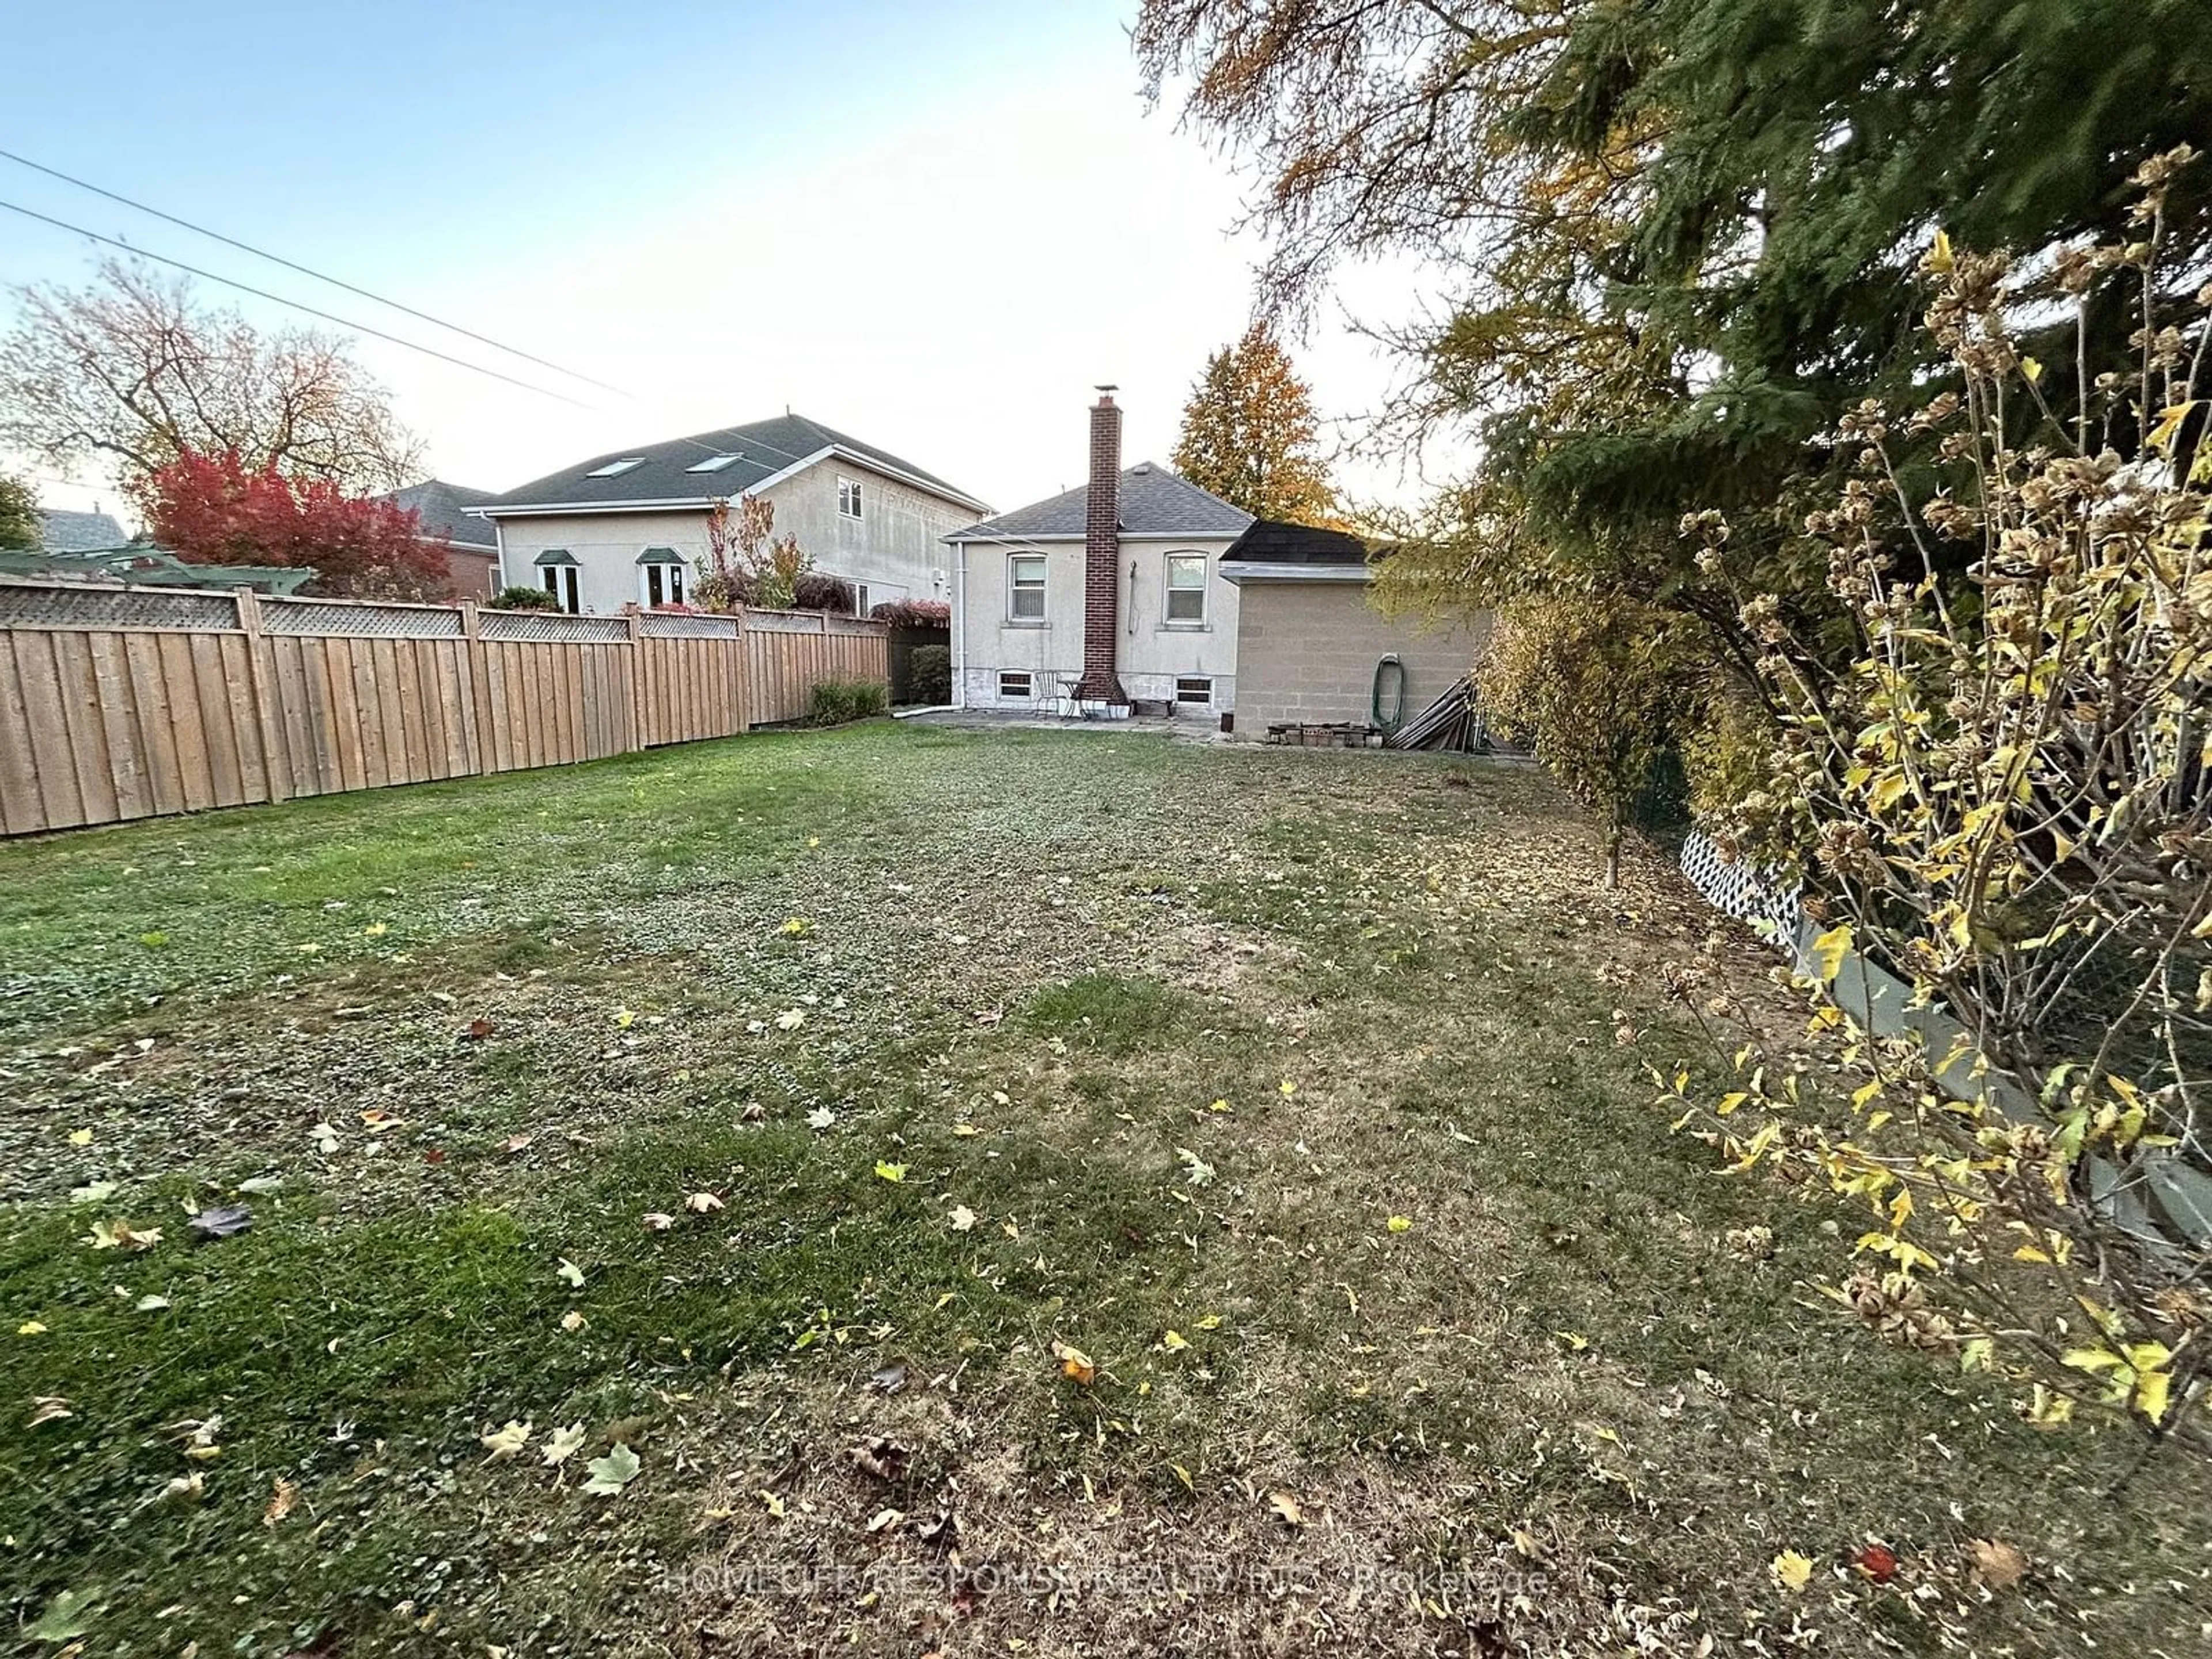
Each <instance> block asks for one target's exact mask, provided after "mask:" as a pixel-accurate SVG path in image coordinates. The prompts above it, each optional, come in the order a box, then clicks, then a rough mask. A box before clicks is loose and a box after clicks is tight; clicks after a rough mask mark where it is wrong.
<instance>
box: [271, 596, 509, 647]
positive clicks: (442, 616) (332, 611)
mask: <svg viewBox="0 0 2212 1659" xmlns="http://www.w3.org/2000/svg"><path fill="white" fill-rule="evenodd" d="M261 627H262V631H263V632H264V633H269V634H316V635H342V636H345V637H349V638H354V639H381V640H457V639H459V638H460V637H461V635H462V634H463V632H464V631H465V630H464V629H462V627H461V613H460V612H459V611H455V610H453V609H451V608H450V607H447V606H445V605H363V604H361V603H359V602H357V601H356V602H349V601H347V600H343V599H264V600H263V601H262V605H261Z"/></svg>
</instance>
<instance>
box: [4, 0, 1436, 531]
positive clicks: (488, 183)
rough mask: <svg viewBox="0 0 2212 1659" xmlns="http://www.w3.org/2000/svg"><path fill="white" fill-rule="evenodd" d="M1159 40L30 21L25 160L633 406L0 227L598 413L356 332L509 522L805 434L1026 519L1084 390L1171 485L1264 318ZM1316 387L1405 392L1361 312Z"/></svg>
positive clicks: (1312, 366) (593, 16)
mask: <svg viewBox="0 0 2212 1659" xmlns="http://www.w3.org/2000/svg"><path fill="white" fill-rule="evenodd" d="M1131 15H1133V0H1045V3H1039V0H1027V3H1024V0H932V3H927V4H921V5H914V4H908V5H895V4H889V3H883V0H874V3H868V0H827V3H817V4H812V5H808V6H804V7H798V6H768V5H758V4H742V5H736V6H720V7H717V6H714V5H711V4H709V5H700V4H696V3H695V4H687V5H677V4H671V3H665V0H630V3H627V4H620V5H617V4H596V5H594V4H584V3H574V0H554V3H542V0H541V3H520V0H506V3H472V0H447V3H433V0H385V3H381V4H377V5H366V4H360V3H354V0H314V3H311V4H307V5H301V4H299V3H297V0H289V3H283V4H276V3H269V0H216V3H208V4H201V5H179V4H177V3H175V0H159V3H147V0H125V3H101V4H97V5H78V6H41V7H37V8H20V9H16V10H15V15H11V17H10V19H9V25H8V31H7V32H8V37H9V58H10V59H11V60H12V61H11V72H10V74H9V76H8V77H7V78H8V83H9V84H8V94H7V96H6V98H5V99H4V100H0V147H4V148H6V149H12V150H15V151H17V152H19V153H21V154H22V155H27V156H30V157H32V158H33V159H35V160H38V161H43V162H45V163H46V164H47V165H49V166H52V167H58V168H61V169H62V170H63V171H64V172H68V173H74V174H76V175H77V176H78V177H80V178H83V179H89V180H91V181H92V182H94V183H96V184H100V185H105V186H106V187H107V188H109V189H112V190H115V191H120V192H121V193H123V194H125V195H127V196H131V197H137V198H138V199H140V200H143V201H145V202H148V203H150V204H154V205H155V206H158V207H161V208H162V209H164V210H167V211H170V212H173V213H176V214H178V215H179V216H183V217H185V218H187V219H191V220H195V221H197V222H200V223H203V224H205V225H208V226H210V228H214V229H216V230H220V231H222V232H224V233H226V234H230V235H234V236H236V237H238V238H240V240H245V241H247V242H252V243H254V244H256V245H258V246H264V247H266V248H269V249H270V250H272V251H274V252H278V253H281V254H283V255H285V256H286V257H288V258H294V259H296V260H298V261H300V262H301V264H307V265H312V266H314V267H316V268H317V269H319V270H328V271H330V272H331V273H333V274H335V275H337V276H343V277H344V278H345V279H347V280H348V281H350V282H354V283H359V284H360V285H361V286H362V287H364V288H367V289H373V290H375V291H377V292H379V293H381V294H386V295H391V296H392V297H393V298H396V299H399V300H402V301H405V302H407V303H409V304H411V305H414V306H416V307H420V308H421V309H422V310H424V311H427V312H430V313H435V314H436V315H438V316H441V317H444V318H448V319H452V320H453V321H456V322H459V323H462V324H464V325H468V326H470V327H472V328H475V329H477V330H478V331H481V332H483V333H484V334H488V335H490V336H492V337H495V338H498V339H500V340H502V341H505V342H507V343H512V344H514V345H518V346H520V347H522V348H524V349H526V350H529V351H532V352H533V353H535V354H537V355H538V356H543V357H546V358H550V359H552V360H554V361H555V362H560V363H562V364H564V365H567V366H568V367H571V368H577V369H580V370H582V371H583V372H584V373H586V374H590V375H592V376H593V377H594V378H596V379H599V380H605V381H609V382H611V383H612V384H614V385H616V386H621V387H623V389H624V390H625V391H627V392H629V393H631V394H632V395H631V396H629V397H620V396H617V395H614V394H611V393H608V392H600V391H598V390H596V389H593V388H592V387H589V386H580V385H578V384H577V383H575V382H573V381H568V380H562V379H560V378H558V377H556V376H554V375H552V374H550V372H549V371H546V370H544V369H540V368H535V367H533V366H531V365H528V364H524V363H519V362H516V361H514V360H513V359H511V358H507V357H503V356H499V355H498V354H495V353H493V352H491V351H490V350H489V349H487V348H484V347H483V346H480V345H477V344H475V343H472V342H469V341H466V340H460V339H457V338H456V337H453V336H452V335H448V334H445V333H443V332H442V331H437V330H435V329H432V328H431V327H429V326H428V325H425V324H422V323H419V322H416V321H414V320H413V319H408V318H405V317H404V316H398V315H396V314H395V313H390V312H387V311H384V310H382V309H381V308H380V307H374V306H373V305H372V304H370V302H368V301H364V300H362V299H358V298H356V297H355V296H352V295H346V294H343V293H341V292H337V291H336V290H333V289H328V288H325V287H323V286H322V285H320V284H318V283H313V282H312V281H310V280H309V279H307V278H306V277H303V276H297V275H295V274H294V273H292V272H289V271H285V270H281V269H278V268H276V267H273V266H270V265H268V264H264V263H263V262H261V261H258V260H256V259H253V258H250V257H249V256H247V255H245V254H242V253H239V252H235V251H234V250H231V249H228V248H224V247H222V246H219V245H216V244H213V243H210V242H208V241H206V240H203V239H201V238H199V237H197V236H194V235H192V234H190V233H188V232H186V231H184V230H181V229H179V228H176V227H174V226H172V225H167V224H163V223H161V222H159V221H156V220H151V219H148V218H146V217H144V216H142V215H138V214H135V213H132V212H131V211H130V210H127V209H125V208H123V207H120V206H118V205H117V204H114V203H112V202H106V201H103V200H101V199H100V198H99V197H91V196H87V195H86V194H84V193H83V192H82V191H76V190H72V189H70V187H69V186H67V185H62V184H59V183H58V182H56V181H54V180H52V179H45V178H42V177H40V175H38V174H36V173H30V172H27V171H26V170H24V169H22V168H21V167H16V166H15V165H13V164H11V163H9V162H5V161H0V200H5V201H10V202H15V203H18V204H21V205H23V206H26V207H30V208H34V209H37V210H40V211H42V212H46V213H50V214H52V215H54V216H57V217H59V218H63V219H67V220H70V221H71V222H74V223H76V224H79V225H82V226H84V227H87V228H90V229H94V230H97V231H100V232H101V233H103V234H109V235H118V236H124V237H126V238H128V239H129V240H131V241H133V242H134V243H135V244H137V245H138V246H143V247H145V248H148V249H149V250H152V251H155V252H162V253H167V254H171V255H173V256H175V257H177V258H183V259H185V260H188V261H190V262H191V263H192V264H199V265H202V266H204V267H205V268H207V269H209V270H214V271H217V272H220V273H222V274H223V275H226V276H235V277H237V278H239V279H240V280H241V281H245V282H249V283H253V284H255V285H256V286H258V287H264V288H267V289H272V290H274V291H276V292H278V293H281V294H283V295H288V296H291V297H295V298H298V299H301V300H303V301H307V302H308V303H310V304H313V305H317V306H319V307H322V308H324V309H326V310H329V311H332V312H335V313H338V314H340V315H341V316H345V317H349V318H354V319H358V320H360V321H362V322H364V323H368V324H371V325H375V326H378V327H382V328H386V329H388V330H389V331H392V332H394V333H398V334H402V335H405V336H408V337H412V338H416V339H419V340H421V341H422V342H423V343H427V344H430V345H435V346H436V347H438V348H439V349H445V350H450V351H452V352H453V354H454V355H455V356H463V357H468V358H472V359H474V360H476V361H479V362H485V363H487V364H489V365H490V366H493V367H495V368H501V369H502V370H505V371H507V372H510V373H513V374H515V375H516V376H517V378H520V379H524V380H536V381H537V382H538V383H539V384H541V385H544V386H550V387H554V388H556V389H558V390H561V391H563V392H568V393H569V394H570V395H572V396H574V397H575V398H578V399H579V400H580V401H581V402H583V403H585V404H591V405H593V406H592V407H590V408H578V407H574V406H572V405H570V404H563V403H559V402H556V401H554V400H552V399H550V398H542V397H535V396H532V395H531V394H529V393H527V392H520V391H516V390H513V388H510V387H507V386H501V385H499V384H498V383H496V382H494V381H490V380H483V379H482V378H479V377H477V376H476V375H472V374H465V373H464V372H462V371H460V370H459V369H453V368H447V367H445V366H443V365H441V364H438V363H435V362H429V361H428V360H426V359H423V358H421V357H418V356H414V355H413V354H411V353H408V352H405V351H403V350H401V349H398V348H397V347H392V346H388V345H386V344H383V343H380V342H377V341H374V340H368V339H364V340H362V343H361V345H360V355H361V356H362V358H363V359H364V360H365V361H366V362H368V364H369V365H370V366H371V367H372V368H373V369H374V371H375V373H376V374H378V375H379V376H380V378H381V379H382V380H384V381H385V383H386V385H387V386H390V388H391V389H392V393H393V395H394V400H395V404H396V406H397V408H398V412H399V415H400V416H401V418H402V419H403V420H404V421H405V422H407V424H408V425H410V427H412V428H414V429H415V430H416V431H417V432H418V433H420V434H421V435H422V436H423V437H424V438H425V439H426V440H427V441H428V445H429V458H430V464H431V466H432V468H433V469H434V471H435V473H436V474H437V476H439V477H445V478H447V479H451V480H454V481H457V482H459V483H470V484H475V485H477V486H480V487H482V488H485V489H507V488H510V487H512V486H513V485H515V484H518V483H523V482H525V481H526V480H527V479H529V478H531V477H536V476H538V474H541V473H544V472H548V471H553V470H554V469H556V467H559V466H562V465H567V464H568V463H569V462H571V461H574V460H576V459H581V458H583V457H584V456H586V455H588V454H592V453H597V452H599V451H603V450H607V449H614V448H619V447H623V446H624V445H626V444H629V443H632V442H638V441H646V440H651V439H656V438H663V437H671V436H675V435H679V434H683V433H686V432H692V431H698V430H702V429H705V428H712V427H716V426H723V425H728V424H732V423H735V422H743V421H747V420H752V419H757V418H759V417H761V416H767V415H769V414H774V413H777V412H780V411H781V410H782V409H783V408H784V407H785V406H786V405H787V404H788V405H789V406H790V407H792V408H793V409H795V410H798V411H799V412H801V413H803V414H806V415H810V416H813V417H815V418H816V419H817V420H820V421H823V422H827V423H829V425H832V426H835V427H839V428H843V429H844V430H846V431H848V432H849V433H851V434H853V435H854V436H856V437H860V438H862V439H865V440H866V441H870V442H872V443H876V444H879V445H882V446H883V447H885V448H888V449H890V450H891V451H893V452H894V453H898V454H902V455H903V456H905V457H906V458H907V459H909V460H911V461H913V462H915V464H917V465H921V466H923V467H925V468H927V469H928V470H930V471H934V472H937V473H939V474H940V475H941V476H943V477H947V478H949V479H951V481H952V482H953V483H956V484H957V485H959V486H961V487H962V488H963V489H967V490H969V491H970V492H971V493H974V494H976V495H981V497H983V498H984V499H985V500H987V501H990V502H991V503H992V504H993V505H994V506H995V507H1002V508H1003V507H1013V506H1018V505H1020V504H1021V503H1023V502H1024V501H1030V500H1032V499H1035V498H1036V497H1039V496H1042V495H1048V494H1050V493H1052V492H1054V491H1055V490H1057V489H1060V488H1062V487H1064V486H1066V485H1069V484H1073V483H1079V482H1080V479H1081V475H1082V471H1083V466H1084V460H1083V455H1084V450H1083V442H1084V413H1083V411H1084V408H1085V404H1086V403H1087V402H1088V401H1089V400H1090V398H1091V386H1092V385H1093V383H1095V382H1098V381H1114V382H1117V383H1119V384H1120V386H1121V387H1122V392H1121V403H1122V404H1124V406H1125V407H1126V408H1127V410H1128V425H1127V459H1129V460H1130V461H1135V460H1137V459H1144V458H1146V457H1151V458H1154V459H1165V458H1166V455H1167V452H1168V450H1169V449H1170V447H1171V446H1172V444H1173V441H1174V435H1175V428H1176V418H1177V416H1178V414H1179V412H1180V410H1181V405H1182V399H1183V398H1184V395H1185V393H1186V392H1187V391H1188V387H1189V385H1190V382H1191V381H1192V380H1193V379H1194V377H1195V375H1196V374H1197V373H1198V371H1199V368H1200V365H1201V362H1202V361H1203V359H1204V356H1205V355H1206V352H1207V351H1209V350H1211V349H1215V348H1217V347H1218V346H1219V345H1221V344H1222V343H1225V342H1226V341H1228V340H1230V339H1231V338H1233V337H1235V336H1236V335H1237V333H1238V332H1240V331H1242V329H1243V325H1244V324H1245V323H1246V321H1247V320H1248V307H1249V276H1250V270H1251V267H1252V265H1253V264H1254V263H1255V260H1256V259H1257V258H1259V257H1260V255H1261V252H1262V250H1261V247H1260V246H1258V245H1257V243H1256V242H1255V241H1253V240H1251V239H1250V238H1249V237H1245V238H1239V237H1237V236H1234V235H1232V234H1231V232H1232V228H1233V226H1234V224H1235V222H1236V220H1237V215H1238V201H1239V184H1238V181H1237V179H1236V178H1235V177H1233V176H1232V175H1231V173H1230V171H1229V170H1228V168H1227V167H1225V165H1223V164H1222V163H1220V162H1219V161H1216V160H1215V159H1214V158H1212V156H1211V155H1208V153H1207V152H1206V149H1205V148H1204V146H1203V145H1202V144H1201V143H1200V142H1199V140H1198V139H1197V138H1196V137H1194V136H1193V135H1191V134H1189V133H1187V132H1182V131H1177V130H1176V124H1175V114H1174V111H1173V109H1172V108H1162V109H1160V110H1157V111H1155V110H1151V109H1148V108H1147V106H1146V104H1145V101H1144V100H1143V98H1142V96H1141V90H1140V87H1139V77H1138V74H1137V70H1136V66H1135V64H1134V62H1133V58H1132V57H1131V54H1130V52H1129V48H1128V40H1127V25H1128V22H1129V21H1130V17H1131ZM97 252H98V251H97V250H94V249H92V248H91V247H89V246H88V245H87V244H86V243H84V242H83V241H82V240H81V239H79V238H76V237H73V236H70V235H68V234H64V233H63V232H61V231H58V230H54V229H51V228H46V227H44V226H40V225H35V224H33V223H30V222H27V221H25V220H22V219H21V218H20V217H17V216H14V215H10V214H5V213H0V283H4V284H9V285H13V284H18V283H27V282H40V281H59V282H64V283H70V282H77V281H81V280H82V279H84V278H85V277H86V276H88V275H89V274H90V272H91V270H92V268H93V264H94V258H95V257H96V254H97ZM203 288H204V289H206V293H205V297H208V298H218V297H220V298H223V299H224V300H225V302H226V303H228V302H230V301H235V302H236V303H237V304H238V305H239V306H240V308H241V309H243V310H245V311H246V313H248V314H249V315H251V316H252V317H254V318H255V319H256V320H257V321H264V322H270V323H275V322H277V321H281V320H282V319H283V317H284V315H285V313H282V312H281V311H279V310H278V309H277V308H276V307H270V306H268V305H265V304H264V303H262V302H260V301H251V300H246V299H243V298H240V296H236V295H222V294H221V292H220V291H219V290H215V289H209V288H207V285H203ZM1411 303H1412V301H1411V300H1410V298H1408V300H1407V302H1406V305H1405V306H1403V307H1396V308H1398V309H1409V308H1410V307H1411ZM12 308H13V301H12V299H11V298H0V312H6V313H12ZM1298 355H1299V361H1300V364H1301V367H1302V368H1304V370H1305V372H1306V373H1307V374H1308V375H1309V377H1310V379H1311V380H1313V382H1314V383H1315V387H1316V394H1317V397H1318V399H1319V401H1320V404H1321V405H1322V411H1323V413H1324V414H1325V415H1326V416H1330V417H1332V418H1333V419H1334V418H1337V417H1342V416H1352V415H1356V414H1357V413H1358V412H1360V411H1361V410H1365V409H1367V408H1370V407H1371V406H1372V404H1373V403H1374V401H1375V400H1376V397H1377V396H1378V395H1379V393H1380V392H1381V390H1382V389H1383V386H1385V385H1386V384H1387V383H1388V380H1389V376H1390V374H1391V373H1392V370H1391V368H1390V367H1389V365H1387V364H1385V363H1383V362H1381V361H1379V360H1378V359H1377V358H1376V355H1375V353H1374V351H1373V350H1372V349H1370V346H1369V345H1368V344H1367V343H1364V341H1362V340H1359V339H1357V338H1355V337H1352V335H1351V333H1350V332H1349V331H1347V330H1346V328H1345V327H1344V326H1343V325H1342V323H1341V320H1340V313H1339V312H1338V311H1336V310H1335V309H1334V308H1333V307H1332V308H1329V309H1327V310H1326V311H1325V312H1324V313H1323V316H1322V321H1321V322H1320V324H1319V325H1317V326H1316V329H1315V331H1314V333H1313V336H1312V337H1311V338H1310V340H1309V341H1308V342H1307V343H1304V345H1303V346H1302V347H1301V348H1299V354H1298ZM40 471H50V469H40ZM1359 481H1360V480H1359V478H1358V476H1357V475H1355V477H1354V478H1353V480H1352V482H1354V483H1358V482H1359ZM40 489H41V491H42V494H43V496H44V499H45V500H46V503H47V504H48V505H50V506H57V507H83V506H88V505H89V504H90V503H91V500H92V498H93V497H94V496H95V495H98V496H101V497H103V498H104V499H105V500H106V501H107V502H108V503H109V504H110V505H111V506H112V504H113V501H114V496H113V491H112V487H103V486H102V485H101V484H100V482H99V481H98V480H97V479H92V480H89V481H88V487H85V488H79V489H68V488H65V487H64V486H62V485H60V484H58V483H51V482H47V481H46V480H41V481H40Z"/></svg>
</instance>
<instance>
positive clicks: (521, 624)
mask: <svg viewBox="0 0 2212 1659" xmlns="http://www.w3.org/2000/svg"><path fill="white" fill-rule="evenodd" d="M477 631H478V632H479V633H481V634H482V635H483V637H484V638H486V639H488V640H514V641H526V642H530V643H534V644H540V645H605V644H608V643H617V644H618V643H620V642H621V641H624V640H627V639H629V623H625V622H624V621H623V619H622V618H621V617H563V616H555V615H549V614H548V613H547V612H545V611H484V612H483V613H482V614H481V616H480V617H479V618H478V629H477Z"/></svg>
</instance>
